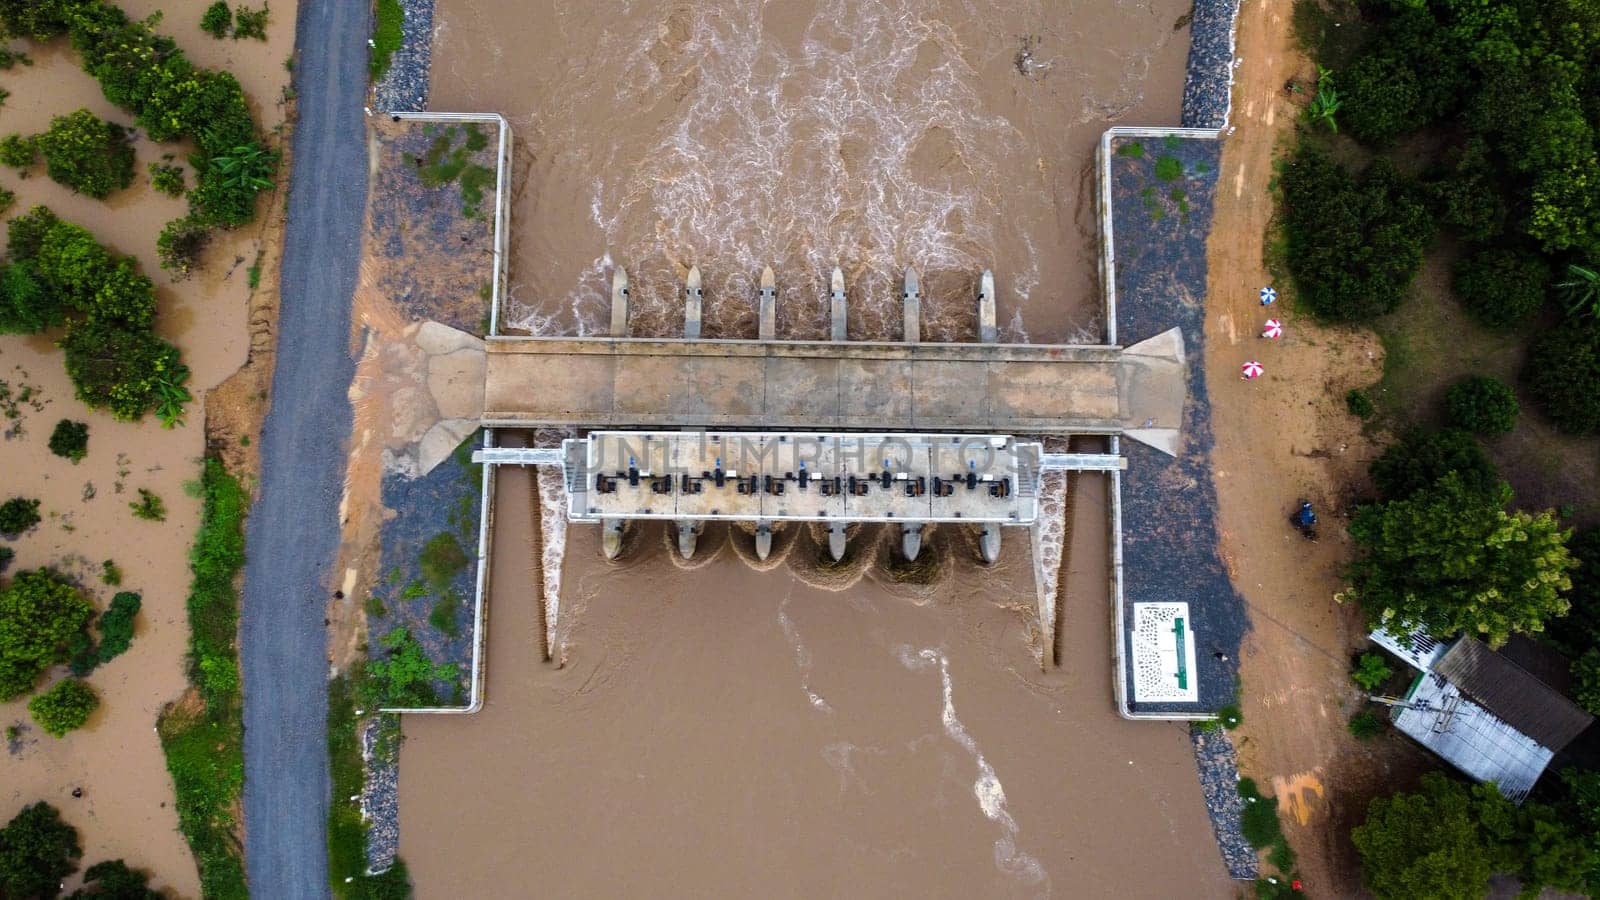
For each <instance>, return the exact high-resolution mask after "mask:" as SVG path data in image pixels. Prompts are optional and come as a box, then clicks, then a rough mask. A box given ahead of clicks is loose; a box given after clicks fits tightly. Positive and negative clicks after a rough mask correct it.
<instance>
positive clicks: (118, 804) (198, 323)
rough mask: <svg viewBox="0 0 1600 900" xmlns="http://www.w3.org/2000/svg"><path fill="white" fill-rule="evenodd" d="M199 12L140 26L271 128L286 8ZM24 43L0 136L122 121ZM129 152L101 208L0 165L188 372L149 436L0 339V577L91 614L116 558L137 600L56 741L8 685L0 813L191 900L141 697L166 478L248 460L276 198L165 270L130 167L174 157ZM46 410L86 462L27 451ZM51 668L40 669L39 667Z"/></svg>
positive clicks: (161, 597) (181, 577)
mask: <svg viewBox="0 0 1600 900" xmlns="http://www.w3.org/2000/svg"><path fill="white" fill-rule="evenodd" d="M121 5H122V6H123V8H124V9H125V10H127V12H128V13H129V15H131V16H135V17H143V16H147V15H149V14H151V13H153V12H155V11H156V10H157V8H158V7H159V6H161V4H159V3H158V2H157V0H123V2H122V3H121ZM202 11H203V6H202V5H200V4H186V5H183V6H181V7H179V8H176V9H174V8H170V6H169V7H167V8H166V13H167V14H166V16H165V18H164V20H163V22H162V24H161V25H160V30H161V31H162V32H163V33H166V34H169V35H172V36H173V37H174V38H175V39H176V40H177V41H178V43H179V45H180V46H182V47H183V48H184V51H185V53H187V54H188V55H189V56H190V58H192V59H193V60H195V62H196V63H198V64H200V65H205V66H212V67H219V68H226V69H228V70H229V71H231V72H233V73H234V74H235V75H236V76H237V77H238V78H239V80H240V82H241V83H242V84H243V85H244V88H245V92H246V94H247V95H248V97H249V98H250V100H251V102H252V105H253V108H254V111H255V112H256V115H257V118H258V120H259V121H260V122H261V124H262V126H263V127H264V128H266V129H268V130H273V129H276V128H279V127H282V125H283V124H284V123H286V121H287V119H288V116H289V112H290V106H291V103H290V100H289V98H288V97H286V95H285V93H284V88H285V86H286V85H287V84H288V79H289V71H288V69H287V68H286V66H285V64H284V63H285V60H286V59H288V57H289V54H290V52H291V48H292V46H293V43H294V28H295V10H294V7H293V6H292V5H289V6H285V7H283V8H281V9H280V8H276V7H275V8H273V10H272V15H271V19H270V21H269V24H268V28H267V34H268V40H267V41H265V42H259V41H254V40H246V41H232V40H229V41H216V40H213V39H212V38H210V37H208V36H206V35H205V34H204V33H202V32H201V31H200V30H199V28H198V22H199V18H200V14H201V12H202ZM17 46H18V47H19V48H20V47H21V44H20V43H19V44H18V45H17ZM26 49H27V51H28V53H29V55H30V56H31V57H32V58H33V59H34V65H33V66H31V67H24V66H18V67H16V68H14V69H12V70H11V71H9V72H4V73H0V86H4V87H5V88H6V89H7V90H9V91H11V96H10V97H9V98H7V100H6V103H5V107H4V110H3V118H0V121H3V123H4V124H3V130H4V131H5V132H6V133H10V132H13V131H18V132H22V133H33V132H36V131H41V130H43V129H44V128H46V127H48V125H49V121H50V118H51V117H52V116H56V115H61V114H64V113H67V112H71V111H72V110H74V109H77V108H79V107H87V108H89V109H90V110H92V111H93V112H94V113H95V114H96V115H99V116H101V117H104V118H109V119H111V120H112V121H117V122H121V123H123V124H125V125H131V122H130V121H129V117H128V115H127V114H126V113H124V112H122V111H121V110H119V109H117V108H115V107H113V106H111V105H110V104H109V103H108V102H107V101H106V100H105V98H104V97H103V96H102V94H101V92H100V88H99V86H98V85H97V84H96V83H95V82H94V81H93V80H92V79H90V78H89V76H87V75H86V74H84V73H83V72H82V70H81V69H80V68H79V59H78V57H77V55H76V54H75V53H73V52H72V51H71V50H70V48H69V47H68V46H67V44H66V42H65V41H64V40H63V41H57V42H53V43H52V44H50V45H47V46H44V47H38V46H28V47H27V48H26ZM135 149H136V153H137V164H136V170H135V171H136V178H135V182H134V184H133V186H132V187H130V188H128V189H127V190H124V191H120V192H118V193H116V194H114V195H112V196H111V197H110V198H109V199H108V200H107V201H106V202H104V203H102V202H100V201H96V200H92V199H90V198H88V197H83V196H80V195H76V194H73V193H71V192H70V191H68V190H67V189H66V188H64V187H62V186H60V185H57V184H55V183H54V182H52V181H50V180H49V179H48V178H46V177H45V176H44V173H43V167H42V166H41V167H38V168H37V169H36V170H35V172H34V173H33V174H32V176H31V177H28V178H25V179H19V178H17V177H16V175H15V173H13V172H11V171H10V170H7V172H6V173H5V175H4V178H3V183H4V186H5V187H6V188H7V189H9V190H12V191H14V192H16V194H17V200H16V204H15V206H13V207H12V208H11V209H10V210H8V211H7V212H8V215H16V214H18V213H21V212H24V211H26V210H27V209H28V208H30V207H32V206H33V205H35V204H39V203H43V204H45V205H47V206H49V207H50V208H51V209H53V210H54V211H55V212H56V213H57V214H59V215H61V216H62V217H63V218H66V219H69V220H72V221H74V222H77V223H79V224H82V225H84V226H85V227H87V228H89V229H90V230H91V231H93V232H94V233H95V236H96V237H97V238H98V239H99V240H100V241H101V242H102V243H104V244H106V245H107V246H108V247H110V248H112V249H113V250H115V251H116V252H119V253H123V254H128V255H132V256H135V257H137V258H138V260H139V264H140V267H141V269H142V270H143V271H144V272H145V273H146V274H147V275H149V276H150V277H151V278H153V279H154V280H155V282H156V285H157V298H158V301H159V304H160V305H159V311H158V315H157V329H158V330H159V331H160V332H161V333H162V335H163V336H164V337H166V338H167V339H168V340H171V341H173V342H175V343H176V344H177V345H178V346H179V348H180V349H181V350H182V351H183V355H184V359H185V362H186V363H187V364H188V365H189V366H190V368H191V369H192V370H193V377H192V380H191V382H190V387H191V388H192V389H194V392H195V394H196V396H197V401H196V402H195V403H194V404H192V405H191V406H190V407H189V414H188V424H187V426H186V427H183V428H176V429H170V430H169V429H163V428H162V427H161V425H160V423H159V422H158V421H157V420H155V419H154V417H147V420H146V421H144V422H141V423H120V422H115V421H113V420H112V419H111V417H110V416H109V415H106V414H104V413H100V412H92V411H90V410H88V409H86V408H85V407H84V406H83V404H82V403H80V402H79V401H77V400H76V399H74V398H73V394H72V386H71V383H70V382H69V381H68V379H67V376H66V372H65V369H64V367H63V362H62V356H61V352H60V351H59V350H58V349H56V347H55V346H54V345H53V343H52V340H53V339H54V338H56V337H57V335H54V334H51V335H45V336H38V337H22V336H5V337H3V338H0V379H4V380H6V381H8V382H9V383H10V385H11V387H12V390H13V392H14V393H15V392H16V391H17V390H18V389H20V387H21V386H22V385H24V384H27V385H33V386H35V388H36V396H37V398H38V405H37V406H35V405H33V404H27V405H24V406H23V408H22V409H21V410H20V412H21V413H22V418H21V419H19V420H13V421H8V422H6V423H5V425H6V427H8V428H10V427H12V426H15V425H16V424H18V422H20V423H21V425H22V429H21V430H20V431H12V432H11V433H10V434H8V438H7V439H6V440H4V441H0V472H5V473H7V474H8V475H10V476H14V477H8V478H7V479H6V483H5V486H4V489H3V491H0V492H3V493H4V494H5V495H6V496H10V495H11V494H12V493H13V492H18V491H20V492H22V493H25V494H26V495H27V496H32V497H38V498H39V499H41V500H42V501H43V506H42V511H43V512H44V513H45V514H46V516H47V518H46V519H45V521H44V522H43V523H41V525H40V526H39V527H38V528H36V529H35V530H34V531H32V532H30V533H29V534H27V535H25V536H24V537H23V538H21V539H20V540H18V541H16V542H14V543H13V544H12V545H11V546H13V547H14V549H15V550H16V552H17V558H16V561H15V563H14V564H13V569H12V571H15V570H16V569H20V568H35V567H39V566H45V565H55V566H57V567H58V568H60V569H62V570H63V571H64V572H66V573H68V574H69V575H71V576H73V577H75V578H77V579H78V580H79V581H80V582H81V583H82V584H83V585H84V587H85V588H86V590H87V591H88V593H90V594H91V595H92V596H93V597H94V599H95V603H96V606H97V608H104V606H105V604H106V603H107V602H108V601H109V598H110V596H111V594H112V593H113V592H114V591H115V590H118V589H119V588H113V587H111V586H107V585H104V584H102V583H101V582H100V579H99V575H100V566H101V562H102V561H103V560H105V559H113V560H115V562H116V563H117V565H118V566H119V567H120V568H121V569H122V571H123V583H122V586H121V588H120V589H122V590H136V591H140V592H141V593H142V595H143V610H142V611H141V613H140V615H139V617H138V619H137V620H136V624H135V628H136V630H135V638H134V641H133V645H132V647H131V649H130V650H129V651H128V652H127V653H126V654H125V655H123V656H122V657H119V658H118V659H116V660H114V661H113V662H111V663H110V664H108V665H106V666H104V667H102V668H100V669H98V670H97V671H96V672H95V673H94V674H92V675H91V676H90V677H89V683H90V684H91V685H92V686H93V687H94V689H95V690H96V692H97V693H98V694H99V695H100V697H101V701H102V705H101V707H100V709H99V710H98V711H97V712H96V713H95V715H94V716H93V717H92V718H91V719H90V720H89V724H88V725H87V726H86V727H85V728H84V729H82V730H80V731H77V732H74V733H72V734H69V735H68V736H67V737H65V738H62V739H59V740H58V739H55V738H51V737H49V736H47V735H44V734H43V733H42V732H40V731H39V730H38V729H37V728H36V727H34V726H33V725H32V722H31V719H30V717H29V716H28V713H27V710H26V702H27V700H26V698H22V699H19V700H16V701H13V702H11V703H7V704H4V705H0V722H3V723H4V724H5V725H8V726H9V725H13V724H20V725H21V726H22V727H23V728H24V730H23V731H22V733H21V735H20V736H19V739H18V740H17V741H15V742H11V743H10V745H9V746H8V747H7V748H6V749H7V751H8V752H7V753H6V754H4V755H3V756H0V773H3V776H0V783H3V785H4V787H3V788H0V819H7V818H9V817H10V816H11V815H12V814H13V813H14V812H15V811H16V810H17V809H18V808H19V807H21V806H22V805H24V804H26V803H31V802H33V801H35V800H46V801H49V802H50V803H52V804H54V805H55V806H57V807H58V808H60V809H61V810H62V814H63V815H64V816H65V817H66V819H67V820H68V821H69V822H71V823H72V824H73V825H74V826H75V827H76V828H77V829H78V832H79V836H80V839H81V841H82V843H83V846H84V860H83V862H84V864H85V865H87V864H89V863H92V862H96V861H99V860H100V859H105V858H115V857H122V858H124V859H126V860H127V861H128V863H129V864H130V865H135V866H138V867H143V868H146V869H148V870H149V871H151V872H152V874H153V875H154V879H153V885H154V886H156V887H158V888H163V889H166V890H169V891H172V892H174V893H176V894H178V895H182V896H197V895H198V894H199V881H198V877H197V874H196V871H195V866H194V861H193V859H192V857H191V855H190V853H189V849H188V847H187V846H186V845H185V843H184V840H183V837H182V835H180V834H179V833H178V830H177V816H176V813H175V811H174V809H173V804H172V783H171V780H170V779H169V777H168V776H167V772H166V764H165V760H164V759H163V757H162V754H161V748H160V745H159V743H158V741H157V738H156V734H155V729H154V726H155V721H156V717H157V715H158V714H159V713H160V711H161V709H162V708H163V707H164V706H165V705H166V704H167V703H168V702H170V701H173V700H176V699H178V698H179V696H180V695H181V694H182V693H183V691H184V688H185V685H186V682H185V679H184V673H183V665H184V653H185V648H186V644H187V639H188V622H187V618H186V615H185V611H184V598H185V595H186V593H187V588H188V582H189V571H188V565H187V559H188V548H189V545H190V543H191V542H192V540H193V537H194V529H195V527H196V525H197V524H198V521H199V511H200V507H199V501H198V500H195V499H193V498H190V497H189V496H187V495H186V493H185V492H184V488H183V484H184V482H185V481H187V480H190V479H193V478H196V477H198V475H199V471H200V470H199V464H200V460H201V458H202V455H203V454H204V452H205V450H206V448H207V446H208V444H209V445H210V446H211V447H212V448H213V449H216V450H220V451H221V452H222V453H223V455H224V458H225V459H226V460H227V462H228V464H229V466H230V468H232V469H233V470H234V471H236V472H242V473H245V474H250V473H253V472H254V471H255V468H256V459H255V449H254V445H255V443H256V440H255V435H256V434H257V432H258V431H259V422H260V416H261V414H262V412H263V411H264V409H265V405H266V392H265V384H266V381H265V376H264V375H262V373H270V370H271V356H270V352H271V347H272V323H273V319H274V310H275V307H276V280H277V247H278V245H279V243H280V241H279V236H280V234H281V228H282V221H283V213H282V202H281V201H282V198H281V192H279V194H276V195H274V196H273V197H272V198H271V199H269V200H263V202H262V207H261V210H262V217H261V218H260V219H258V221H257V222H256V223H255V224H253V225H251V226H249V227H247V228H245V229H242V230H240V231H238V232H235V233H232V234H224V235H219V236H218V238H217V239H215V240H214V241H213V243H212V246H211V247H210V248H209V249H208V250H207V253H206V256H205V268H204V271H202V272H200V273H198V274H196V275H195V276H194V277H193V278H192V279H190V280H187V281H177V282H174V281H173V280H171V279H170V278H169V277H168V276H167V274H166V273H165V272H163V271H162V270H161V269H160V267H159V265H158V261H157V259H156V253H155V236H156V233H157V232H158V231H159V230H160V228H161V225H162V224H163V223H164V222H166V221H167V220H168V219H171V218H174V217H176V216H178V215H180V214H181V213H182V211H183V202H182V201H181V200H173V199H171V198H168V197H165V196H163V195H161V194H159V193H157V192H155V191H154V190H152V189H151V188H150V187H149V185H148V177H147V173H146V169H145V166H146V164H147V163H149V162H155V161H161V160H162V157H163V155H164V154H168V153H172V154H175V155H176V156H177V158H178V160H179V161H180V162H181V161H182V159H183V157H184V156H185V155H186V153H187V152H188V150H187V148H186V147H185V146H184V145H181V144H153V143H151V142H150V141H148V140H146V139H143V138H142V137H141V138H140V139H139V140H138V141H137V143H136V145H135ZM189 180H190V183H192V180H193V173H192V172H190V173H189ZM257 263H259V265H260V266H261V278H260V282H259V285H258V287H257V289H256V290H254V291H252V290H251V289H250V288H249V286H248V277H247V272H248V270H249V268H250V267H251V266H252V265H254V264H257ZM247 360H248V362H249V365H247V366H246V367H245V368H244V369H243V370H241V369H240V367H241V366H242V365H245V364H246V362H247ZM236 372H237V373H238V374H234V373H236ZM61 418H70V419H74V420H78V421H83V422H87V423H88V424H89V431H90V437H89V455H88V457H87V458H86V459H84V460H83V461H82V462H81V463H79V464H77V465H73V464H72V463H70V462H68V461H67V460H65V459H60V458H58V457H55V456H53V455H51V454H50V453H49V451H48V449H47V447H46V442H47V441H48V439H49V436H50V431H51V429H52V428H53V427H54V426H55V423H56V421H57V420H58V419H61ZM246 437H248V438H249V440H248V441H246V440H245V438H246ZM141 487H143V488H148V489H150V490H153V491H154V492H155V493H157V494H159V495H160V496H161V497H162V499H163V500H164V501H165V502H166V506H167V518H166V521H165V522H163V523H155V522H142V521H138V520H136V519H134V518H133V517H132V515H131V512H130V511H129V510H128V508H127V505H126V504H127V502H128V500H129V498H130V497H136V496H137V490H138V489H139V488H141ZM62 671H64V670H62ZM60 674H62V672H52V673H51V675H50V678H51V679H53V678H56V677H59V676H60ZM46 683H47V682H41V686H42V685H44V684H46ZM79 787H81V788H82V789H83V792H84V795H83V797H82V798H81V799H75V798H73V797H72V796H71V791H72V790H73V789H74V788H79ZM76 883H77V881H76V878H73V879H69V881H68V885H67V886H68V889H69V890H70V889H72V888H73V887H75V886H76Z"/></svg>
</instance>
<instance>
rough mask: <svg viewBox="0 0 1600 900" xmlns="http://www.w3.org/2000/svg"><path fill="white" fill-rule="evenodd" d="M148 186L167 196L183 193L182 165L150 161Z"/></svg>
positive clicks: (176, 195)
mask: <svg viewBox="0 0 1600 900" xmlns="http://www.w3.org/2000/svg"><path fill="white" fill-rule="evenodd" d="M147 168H148V169H149V171H150V186H151V187H153V188H155V189H156V190H157V191H159V192H161V193H163V194H166V195H167V196H168V197H180V196H182V195H183V167H182V166H173V165H167V164H165V163H151V164H150V165H149V166H148V167H147Z"/></svg>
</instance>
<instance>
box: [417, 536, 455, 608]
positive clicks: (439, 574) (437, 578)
mask: <svg viewBox="0 0 1600 900" xmlns="http://www.w3.org/2000/svg"><path fill="white" fill-rule="evenodd" d="M419 564H420V565H421V567H422V577H423V578H425V579H427V581H428V583H429V584H431V585H433V588H434V590H435V591H438V592H440V593H443V592H444V591H445V590H446V589H447V588H449V587H450V582H452V581H454V580H455V577H456V576H457V575H459V574H461V571H462V570H463V569H465V568H466V567H467V551H465V550H463V549H461V542H460V541H458V540H456V536H455V535H453V534H451V533H450V532H448V531H442V532H440V533H438V534H436V535H434V536H433V537H432V538H429V540H428V543H426V544H424V545H423V547H422V556H421V558H420V560H419ZM408 590H409V589H408Z"/></svg>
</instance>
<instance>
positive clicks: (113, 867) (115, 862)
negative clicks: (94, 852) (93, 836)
mask: <svg viewBox="0 0 1600 900" xmlns="http://www.w3.org/2000/svg"><path fill="white" fill-rule="evenodd" d="M165 896H166V895H165V894H163V893H161V892H159V891H155V890H151V888H150V876H149V874H148V873H145V872H142V871H140V870H138V869H130V868H128V864H127V863H125V862H123V861H122V860H120V859H107V860H103V861H101V862H97V863H95V864H94V865H92V866H90V867H89V868H87V869H84V870H83V887H81V888H78V889H77V890H75V891H73V892H72V893H71V894H68V895H67V900H163V898H164V897H165Z"/></svg>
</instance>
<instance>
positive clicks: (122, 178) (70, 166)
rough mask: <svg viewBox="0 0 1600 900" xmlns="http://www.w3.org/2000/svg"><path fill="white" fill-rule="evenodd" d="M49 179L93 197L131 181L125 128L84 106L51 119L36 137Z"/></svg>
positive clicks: (130, 148)
mask: <svg viewBox="0 0 1600 900" xmlns="http://www.w3.org/2000/svg"><path fill="white" fill-rule="evenodd" d="M36 141H37V143H38V146H39V152H41V153H43V154H44V161H45V169H46V171H47V172H48V173H49V175H50V178H51V180H53V181H55V182H57V183H58V184H62V185H65V186H67V187H69V188H72V189H73V190H74V191H77V192H78V193H80V194H88V195H89V196H91V197H94V198H96V199H101V198H104V197H106V196H107V195H108V194H110V193H111V192H112V191H115V190H119V189H121V188H125V187H127V186H128V185H130V184H133V143H132V141H131V140H130V138H129V136H128V132H127V129H125V128H123V127H122V126H121V125H118V124H117V123H115V122H107V121H106V120H104V119H101V118H100V117H98V116H96V115H95V114H94V113H92V112H90V111H89V110H87V109H80V110H77V111H76V112H72V113H69V114H67V115H65V116H56V117H55V118H54V119H52V120H50V128H49V130H48V131H46V132H45V133H44V134H41V135H39V136H38V138H37V139H36Z"/></svg>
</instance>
